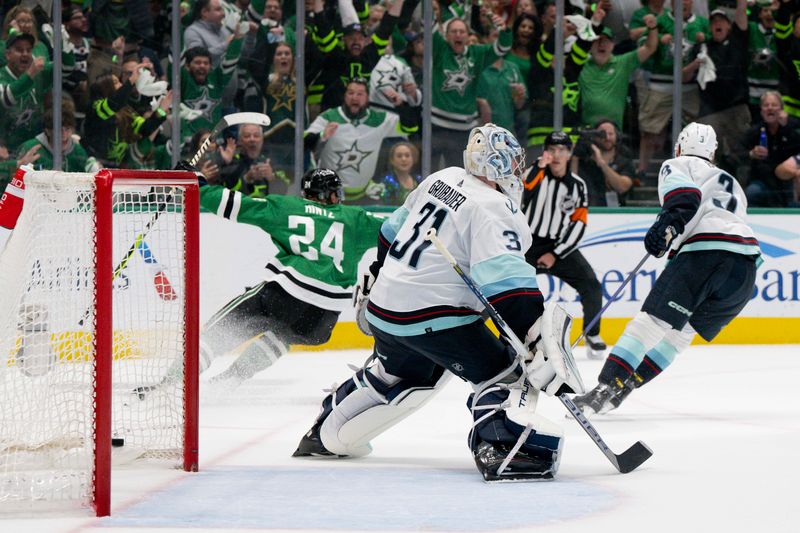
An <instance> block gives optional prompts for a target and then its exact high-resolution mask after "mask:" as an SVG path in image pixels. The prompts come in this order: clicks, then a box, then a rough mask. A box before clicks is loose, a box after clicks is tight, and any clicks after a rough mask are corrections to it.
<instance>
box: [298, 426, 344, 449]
mask: <svg viewBox="0 0 800 533" xmlns="http://www.w3.org/2000/svg"><path fill="white" fill-rule="evenodd" d="M321 427H322V422H321V421H317V422H315V423H314V425H313V426H311V429H309V430H308V433H306V434H305V435H303V438H302V439H300V444H299V445H298V446H297V449H296V450H295V451H294V453H293V454H292V457H347V456H346V455H336V454H335V453H331V452H329V451H328V450H326V449H325V446H324V445H323V444H322V438H321V437H320V436H319V430H320V428H321Z"/></svg>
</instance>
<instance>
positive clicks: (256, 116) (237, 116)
mask: <svg viewBox="0 0 800 533" xmlns="http://www.w3.org/2000/svg"><path fill="white" fill-rule="evenodd" d="M271 122H272V121H271V120H270V118H269V117H268V116H267V115H264V114H263V113H250V112H244V113H232V114H230V115H225V116H224V117H222V119H221V120H220V121H219V122H217V124H216V125H215V126H214V129H213V130H211V134H209V136H208V137H206V140H205V141H203V144H201V145H200V148H198V149H197V152H196V153H195V154H194V155H193V156H192V158H191V159H190V160H189V164H190V165H192V166H195V165H196V164H197V163H199V162H200V159H202V158H203V156H204V155H205V153H206V150H208V147H209V146H211V143H212V142H214V140H215V139H216V138H217V135H219V134H220V133H222V130H224V129H226V128H230V127H231V126H236V125H237V124H258V125H259V126H263V127H267V126H269V125H270V123H271Z"/></svg>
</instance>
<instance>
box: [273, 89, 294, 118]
mask: <svg viewBox="0 0 800 533" xmlns="http://www.w3.org/2000/svg"><path fill="white" fill-rule="evenodd" d="M270 96H271V97H272V98H274V99H275V105H273V106H272V112H273V113H274V112H276V111H277V110H279V109H280V108H282V107H283V108H286V111H291V110H292V106H293V105H294V101H295V98H296V97H295V92H294V85H290V84H288V83H284V84H282V85H281V86H280V88H279V89H277V90H272V91H270Z"/></svg>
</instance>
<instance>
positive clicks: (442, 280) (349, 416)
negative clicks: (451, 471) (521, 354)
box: [295, 124, 582, 480]
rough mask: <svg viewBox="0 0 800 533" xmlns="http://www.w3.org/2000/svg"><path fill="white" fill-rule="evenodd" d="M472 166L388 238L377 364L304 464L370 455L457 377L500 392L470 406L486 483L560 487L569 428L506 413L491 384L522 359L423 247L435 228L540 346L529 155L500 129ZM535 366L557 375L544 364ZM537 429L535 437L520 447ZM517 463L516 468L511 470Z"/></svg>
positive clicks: (375, 271) (333, 406)
mask: <svg viewBox="0 0 800 533" xmlns="http://www.w3.org/2000/svg"><path fill="white" fill-rule="evenodd" d="M464 161H465V167H466V169H462V168H458V167H449V168H446V169H444V170H441V171H439V172H436V173H434V174H431V175H430V176H429V177H428V178H427V179H426V180H425V181H423V182H422V183H421V184H420V185H419V187H417V189H415V190H414V191H413V192H412V193H411V194H410V195H409V196H408V198H407V199H406V201H405V203H404V204H403V206H402V207H400V208H399V209H398V210H397V211H395V212H394V213H393V214H392V216H391V217H390V218H389V219H388V220H387V221H386V222H384V224H383V226H382V227H381V233H380V237H379V244H378V259H377V261H376V262H375V263H374V264H373V265H372V267H371V268H370V271H371V273H370V275H369V276H367V278H368V279H367V280H365V282H364V283H363V284H362V286H361V287H362V291H363V292H362V298H360V301H359V307H360V310H363V306H364V305H366V306H367V311H366V317H367V320H368V322H369V325H368V326H364V327H365V329H366V328H367V327H368V328H369V329H370V330H371V333H372V335H373V336H374V337H375V350H374V353H373V356H372V357H371V359H370V360H369V361H368V362H367V363H366V365H365V366H364V368H362V369H360V370H358V371H357V372H356V373H355V375H354V376H353V377H351V378H350V379H348V380H347V381H346V382H345V383H344V384H343V385H341V386H339V387H338V388H336V390H334V391H332V392H331V394H330V395H328V397H326V398H325V399H324V401H323V404H322V412H321V413H320V415H319V417H318V418H317V420H316V422H315V423H314V425H313V427H312V428H311V429H310V430H309V431H308V433H307V434H306V435H305V436H304V437H303V439H302V440H301V442H300V445H299V447H298V449H297V451H296V452H295V456H360V455H366V454H367V453H369V452H370V451H371V447H370V445H369V441H370V440H371V439H372V438H373V437H375V436H376V435H378V434H379V433H381V432H383V431H385V430H386V429H388V428H389V427H391V426H392V425H394V424H395V423H397V422H398V421H400V420H401V419H403V418H404V417H405V416H407V415H409V414H411V413H412V412H413V411H415V410H416V409H417V408H419V407H420V406H422V405H423V404H424V403H425V402H427V401H428V400H429V399H430V398H431V397H432V396H433V394H434V393H435V392H436V390H437V389H438V388H440V387H441V386H442V385H443V384H444V382H445V381H446V380H447V379H448V378H449V377H450V375H451V374H455V375H456V376H458V377H460V378H462V379H464V380H466V381H469V382H470V383H472V384H473V385H477V384H482V385H486V384H487V383H488V384H489V385H492V386H491V387H482V388H478V387H476V390H480V393H478V394H477V397H476V395H475V394H473V395H471V396H470V400H469V404H470V406H471V407H472V410H473V417H474V420H475V421H474V424H473V430H472V432H471V434H470V438H469V444H470V447H471V449H472V453H473V457H474V459H475V462H476V464H477V466H478V469H479V470H480V471H481V472H482V473H483V475H484V478H485V479H487V480H497V479H524V478H551V477H553V476H554V475H555V473H556V470H557V468H558V460H559V455H560V449H561V444H562V432H561V428H560V427H559V426H557V425H556V424H554V423H552V422H550V421H548V420H546V419H545V418H543V417H542V416H541V415H538V414H535V413H533V412H532V411H533V409H531V410H530V412H525V413H519V411H521V409H517V410H516V411H515V410H514V409H513V407H511V408H508V409H507V407H508V403H515V402H506V404H505V405H501V404H503V402H504V401H505V400H507V399H508V397H509V386H508V385H507V384H505V383H496V381H497V380H496V379H495V380H492V378H496V376H498V374H501V373H502V372H503V371H504V370H506V369H510V368H512V366H513V368H514V369H516V368H517V367H516V363H515V355H516V354H515V353H514V352H513V350H512V349H511V348H510V347H509V346H507V345H506V344H505V343H504V342H502V341H501V340H500V339H498V338H497V337H496V336H495V335H494V334H492V332H491V331H490V330H489V329H488V328H487V326H486V325H485V324H484V321H483V320H482V318H481V310H482V305H481V304H480V303H479V300H478V299H477V298H476V296H475V295H474V294H473V293H472V292H471V291H470V290H469V288H468V287H467V286H466V285H465V284H464V282H463V281H462V280H461V278H459V276H458V275H457V274H456V272H455V271H454V270H453V268H452V267H451V265H450V264H449V263H448V262H447V261H446V260H445V258H444V257H443V256H442V255H441V254H439V252H438V251H436V249H435V248H434V247H433V246H431V243H430V242H429V241H427V240H425V238H424V236H425V233H426V231H427V230H428V229H430V228H436V230H437V232H438V235H439V238H440V239H441V241H442V242H443V243H444V244H445V245H446V246H447V247H448V248H449V250H450V252H451V253H452V254H453V255H454V256H455V258H456V260H457V261H458V263H459V264H460V265H462V268H463V269H464V270H465V271H467V272H469V274H470V275H471V277H472V278H473V279H474V280H475V282H476V284H477V285H478V286H479V287H480V289H481V292H482V293H483V294H484V295H485V296H486V297H487V298H488V300H489V301H490V302H491V303H492V305H493V306H494V307H495V308H496V309H497V311H498V312H499V313H500V315H502V316H503V317H504V319H505V321H506V322H507V323H508V325H509V326H510V327H511V328H512V329H513V330H514V332H515V333H516V334H517V336H518V337H520V338H526V339H527V340H528V341H532V340H535V339H536V338H537V336H538V330H537V328H535V327H532V326H533V325H534V322H536V321H537V319H538V318H539V317H540V316H541V314H542V310H543V300H542V294H541V292H540V291H539V289H538V287H537V284H536V271H535V270H534V268H533V267H531V266H530V265H529V264H528V263H527V262H526V261H525V251H526V250H527V249H528V247H529V246H530V243H531V235H530V231H529V229H528V224H527V221H526V219H525V217H524V216H523V214H522V212H521V211H520V210H519V200H520V197H521V193H522V183H521V181H520V179H519V174H521V172H522V170H523V168H524V151H523V149H522V148H521V147H520V145H519V143H518V142H517V140H516V139H515V138H514V136H513V135H512V134H511V133H509V132H508V131H507V130H505V129H503V128H499V127H497V126H495V125H493V124H489V125H486V126H484V127H480V128H475V129H473V130H472V132H471V133H470V137H469V142H468V145H467V149H466V150H465V151H464ZM375 278H377V280H376V281H375V283H374V285H372V287H371V291H370V285H371V284H370V283H369V280H370V279H375ZM365 294H368V295H369V299H368V300H367V299H366V298H364V297H363V296H364V295H365ZM366 302H368V303H366ZM543 335H544V333H543ZM540 353H541V352H540ZM537 357H538V355H537ZM536 361H538V362H539V363H542V364H544V365H548V364H550V363H548V362H547V361H544V356H542V360H538V359H537V360H536ZM508 374H510V373H508ZM511 377H512V378H513V376H511ZM556 380H558V378H556ZM513 381H514V379H511V382H513ZM566 381H567V383H564V382H563V381H558V382H553V383H550V384H548V386H547V387H543V390H544V388H546V389H547V390H546V392H547V393H548V394H551V395H552V394H553V393H555V392H556V391H558V390H560V391H561V392H565V391H571V390H573V389H574V388H576V387H571V386H570V380H569V379H567V380H566ZM581 387H582V384H581ZM512 388H513V387H512ZM577 388H578V389H579V387H577ZM531 394H533V393H531ZM473 403H474V404H475V405H474V406H473V405H472V404H473ZM520 403H521V404H524V400H523V401H521V402H520ZM532 403H533V404H534V405H535V402H532ZM526 425H528V426H529V427H532V429H533V431H531V432H530V434H529V435H528V436H527V438H524V437H522V438H520V435H522V434H523V431H524V430H525V428H526ZM518 438H520V440H521V441H522V442H520V444H521V447H520V448H519V451H517V452H516V453H515V451H512V448H513V447H514V444H516V443H517V440H518ZM509 456H512V458H513V460H510V463H509V464H508V465H507V468H506V467H504V468H502V469H501V468H500V465H501V463H502V462H503V460H504V459H505V458H507V457H509ZM498 470H500V472H498ZM500 474H502V475H500Z"/></svg>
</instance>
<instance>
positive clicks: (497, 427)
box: [468, 379, 563, 481]
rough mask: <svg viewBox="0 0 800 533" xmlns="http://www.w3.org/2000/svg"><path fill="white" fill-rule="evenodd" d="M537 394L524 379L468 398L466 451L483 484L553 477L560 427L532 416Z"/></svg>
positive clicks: (559, 443) (557, 461)
mask: <svg viewBox="0 0 800 533" xmlns="http://www.w3.org/2000/svg"><path fill="white" fill-rule="evenodd" d="M538 394H539V391H538V390H537V389H536V388H535V387H534V386H532V385H531V384H529V383H528V382H527V381H525V380H522V379H521V380H520V381H518V382H516V383H515V384H513V385H510V386H508V385H503V384H495V385H491V386H489V387H486V388H484V389H483V390H479V391H478V392H476V393H475V394H474V395H472V396H471V397H470V400H469V401H468V405H469V406H470V407H471V409H472V415H473V419H474V424H473V430H472V433H471V435H470V447H471V449H472V455H473V458H474V459H475V464H476V466H477V467H478V470H479V471H480V472H481V474H483V477H484V479H485V480H486V481H514V480H528V479H552V478H553V477H554V476H555V475H556V473H557V472H558V466H559V462H560V459H561V448H562V446H563V430H562V428H561V427H560V426H559V425H558V424H556V423H554V422H552V421H550V420H548V419H547V418H545V417H544V416H542V415H540V414H537V413H536V405H537V402H538Z"/></svg>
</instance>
